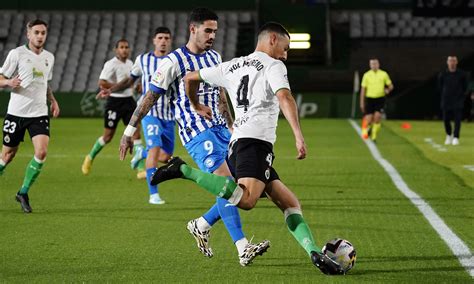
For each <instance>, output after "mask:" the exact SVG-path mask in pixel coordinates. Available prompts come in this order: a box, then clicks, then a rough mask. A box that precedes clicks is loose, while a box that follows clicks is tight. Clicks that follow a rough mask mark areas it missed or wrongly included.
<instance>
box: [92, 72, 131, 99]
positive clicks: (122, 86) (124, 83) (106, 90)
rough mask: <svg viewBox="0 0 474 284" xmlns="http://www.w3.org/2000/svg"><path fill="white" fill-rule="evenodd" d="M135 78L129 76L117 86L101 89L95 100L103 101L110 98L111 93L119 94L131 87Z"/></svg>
mask: <svg viewBox="0 0 474 284" xmlns="http://www.w3.org/2000/svg"><path fill="white" fill-rule="evenodd" d="M136 79H137V78H135V77H132V76H129V77H128V78H125V79H123V80H122V81H120V82H118V83H117V84H112V85H110V87H109V88H101V90H100V92H99V93H98V94H97V96H96V99H103V98H106V97H108V96H110V94H111V93H113V92H119V91H122V90H125V89H126V88H129V87H131V86H132V85H133V83H134V82H135V80H136Z"/></svg>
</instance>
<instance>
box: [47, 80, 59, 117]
mask: <svg viewBox="0 0 474 284" xmlns="http://www.w3.org/2000/svg"><path fill="white" fill-rule="evenodd" d="M46 94H47V96H48V100H49V102H50V103H51V113H52V114H53V117H54V118H56V117H58V116H59V111H60V110H59V104H58V101H57V100H56V98H55V97H54V95H53V89H51V87H50V86H49V85H48V89H47V91H46Z"/></svg>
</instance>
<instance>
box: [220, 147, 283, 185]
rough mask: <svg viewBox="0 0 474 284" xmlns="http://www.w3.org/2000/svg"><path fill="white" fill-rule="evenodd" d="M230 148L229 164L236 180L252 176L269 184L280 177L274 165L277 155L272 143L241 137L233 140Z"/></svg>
mask: <svg viewBox="0 0 474 284" xmlns="http://www.w3.org/2000/svg"><path fill="white" fill-rule="evenodd" d="M229 148H230V149H229V164H230V167H231V168H232V169H233V170H234V173H233V176H234V178H235V180H239V178H246V177H250V178H256V179H258V180H260V181H262V182H263V183H265V184H267V183H269V182H272V181H274V180H278V179H280V177H279V176H278V173H277V172H276V171H275V169H274V168H273V167H272V164H273V160H274V159H275V156H274V155H273V145H272V144H271V143H269V142H266V141H263V140H259V139H253V138H241V139H238V140H236V141H233V142H232V143H231V144H230V146H229Z"/></svg>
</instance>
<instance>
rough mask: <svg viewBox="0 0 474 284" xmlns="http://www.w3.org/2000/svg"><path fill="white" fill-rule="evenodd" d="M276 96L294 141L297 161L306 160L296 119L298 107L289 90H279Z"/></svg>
mask: <svg viewBox="0 0 474 284" xmlns="http://www.w3.org/2000/svg"><path fill="white" fill-rule="evenodd" d="M276 96H277V97H278V101H279V103H280V109H281V111H282V112H283V115H284V116H285V118H286V120H288V123H289V124H290V127H291V130H292V131H293V135H294V136H295V140H296V150H297V151H298V156H297V157H296V158H297V159H298V160H302V159H304V158H306V152H307V149H306V144H305V143H304V137H303V132H302V131H301V127H300V121H299V118H298V107H297V105H296V102H295V99H294V98H293V96H292V95H291V92H290V90H289V89H280V90H278V91H277V93H276Z"/></svg>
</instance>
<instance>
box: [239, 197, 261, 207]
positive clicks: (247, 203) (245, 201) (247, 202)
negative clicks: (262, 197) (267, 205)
mask: <svg viewBox="0 0 474 284" xmlns="http://www.w3.org/2000/svg"><path fill="white" fill-rule="evenodd" d="M256 204H257V200H254V199H252V198H250V196H247V197H246V198H244V197H242V199H241V200H240V202H239V204H238V207H239V208H240V209H243V210H251V209H252V208H254V207H255V205H256Z"/></svg>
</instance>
